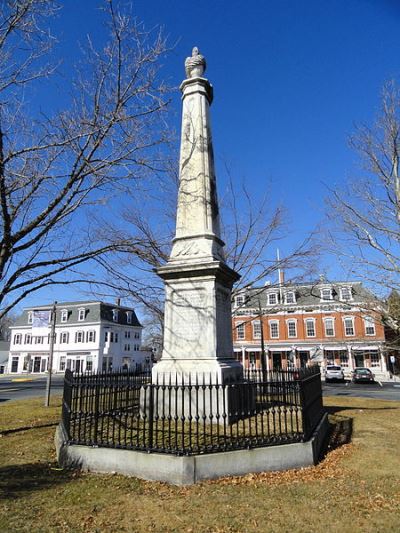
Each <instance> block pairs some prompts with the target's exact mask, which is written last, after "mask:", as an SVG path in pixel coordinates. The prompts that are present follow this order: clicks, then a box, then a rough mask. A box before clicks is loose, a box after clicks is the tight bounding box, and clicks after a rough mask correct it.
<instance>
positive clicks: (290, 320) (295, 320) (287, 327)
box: [286, 318, 298, 339]
mask: <svg viewBox="0 0 400 533" xmlns="http://www.w3.org/2000/svg"><path fill="white" fill-rule="evenodd" d="M289 324H294V326H295V329H296V334H295V335H290V333H289ZM286 330H287V336H288V339H297V337H298V331H297V318H288V319H287V320H286Z"/></svg>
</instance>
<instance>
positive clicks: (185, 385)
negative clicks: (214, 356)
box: [140, 375, 256, 426]
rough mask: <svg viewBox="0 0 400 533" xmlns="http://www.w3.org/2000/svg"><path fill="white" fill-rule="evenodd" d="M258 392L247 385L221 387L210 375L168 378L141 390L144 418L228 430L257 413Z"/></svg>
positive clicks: (169, 376)
mask: <svg viewBox="0 0 400 533" xmlns="http://www.w3.org/2000/svg"><path fill="white" fill-rule="evenodd" d="M255 407H256V390H255V388H251V387H248V386H247V383H245V382H243V381H229V382H226V383H225V384H220V383H219V382H218V380H213V379H212V376H210V375H203V376H202V375H200V376H199V375H196V376H193V377H192V378H190V376H186V379H185V380H183V379H182V376H171V375H168V376H164V379H162V380H161V379H160V380H159V381H158V382H156V383H152V384H149V385H144V386H143V387H142V388H141V390H140V416H141V417H143V418H145V419H147V420H150V419H151V420H153V421H157V423H161V422H162V421H166V420H179V422H180V423H182V424H191V423H200V424H217V425H222V426H226V425H229V424H233V423H234V422H237V421H238V420H241V419H245V418H248V417H250V416H252V415H253V414H254V413H255Z"/></svg>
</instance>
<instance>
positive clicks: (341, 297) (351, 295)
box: [340, 287, 353, 302]
mask: <svg viewBox="0 0 400 533" xmlns="http://www.w3.org/2000/svg"><path fill="white" fill-rule="evenodd" d="M343 290H346V291H349V293H350V298H348V299H345V298H343ZM340 299H341V300H342V301H343V302H351V301H352V300H353V291H352V290H351V287H340Z"/></svg>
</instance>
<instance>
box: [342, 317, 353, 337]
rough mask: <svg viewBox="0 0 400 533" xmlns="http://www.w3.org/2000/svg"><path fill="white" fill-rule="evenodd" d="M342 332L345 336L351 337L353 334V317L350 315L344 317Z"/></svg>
mask: <svg viewBox="0 0 400 533" xmlns="http://www.w3.org/2000/svg"><path fill="white" fill-rule="evenodd" d="M344 334H345V335H346V337H352V336H353V335H354V319H353V318H352V317H348V318H345V319H344Z"/></svg>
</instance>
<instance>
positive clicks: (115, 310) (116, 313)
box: [113, 309, 119, 322]
mask: <svg viewBox="0 0 400 533" xmlns="http://www.w3.org/2000/svg"><path fill="white" fill-rule="evenodd" d="M118 315H119V313H118V309H113V321H114V322H118Z"/></svg>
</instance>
